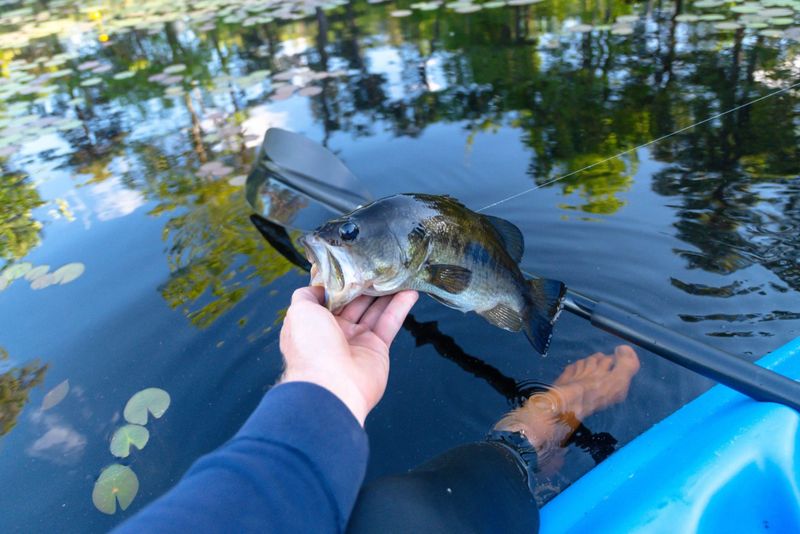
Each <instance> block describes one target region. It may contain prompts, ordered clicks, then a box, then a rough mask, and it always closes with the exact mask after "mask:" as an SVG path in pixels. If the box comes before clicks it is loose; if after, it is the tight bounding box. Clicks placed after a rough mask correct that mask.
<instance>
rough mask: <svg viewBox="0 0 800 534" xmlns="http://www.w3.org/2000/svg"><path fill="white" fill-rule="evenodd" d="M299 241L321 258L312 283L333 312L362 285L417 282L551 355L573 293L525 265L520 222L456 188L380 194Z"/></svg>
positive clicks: (374, 290) (393, 286)
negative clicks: (477, 206)
mask: <svg viewBox="0 0 800 534" xmlns="http://www.w3.org/2000/svg"><path fill="white" fill-rule="evenodd" d="M300 243H301V244H302V245H303V247H304V249H305V253H306V257H307V258H308V261H309V262H310V263H311V265H312V266H311V281H310V283H311V285H312V286H323V287H324V288H325V305H326V307H327V308H328V309H329V310H330V311H331V312H333V313H337V312H339V311H340V310H341V309H342V308H343V307H344V306H346V305H347V304H348V303H350V302H352V301H353V300H354V299H355V298H357V297H358V296H360V295H371V296H382V295H390V294H392V293H396V292H398V291H402V290H404V289H413V290H416V291H420V292H423V293H426V294H428V295H430V296H431V297H432V298H434V299H435V300H437V301H438V302H440V303H442V304H444V305H445V306H448V307H450V308H454V309H456V310H460V311H462V312H465V313H466V312H475V313H477V314H478V315H480V316H481V317H483V318H484V319H486V320H487V321H488V322H489V323H491V324H493V325H495V326H497V327H500V328H502V329H504V330H509V331H512V332H519V331H523V332H524V333H525V335H526V337H527V338H528V340H529V341H530V343H531V345H532V346H533V347H534V349H535V350H536V351H537V352H539V353H540V354H542V355H546V353H547V350H548V347H549V345H550V340H551V338H552V333H553V325H554V324H555V322H556V319H557V318H558V315H559V314H560V312H561V308H562V305H563V300H564V296H565V295H566V286H565V285H564V283H563V282H561V281H558V280H551V279H546V278H532V279H526V277H525V276H524V275H523V274H522V272H521V271H520V267H519V262H520V261H521V260H522V255H523V252H524V250H525V242H524V239H523V236H522V232H521V231H520V230H519V228H517V227H516V226H515V225H514V224H513V223H511V222H509V221H507V220H505V219H501V218H499V217H493V216H491V215H483V214H480V213H477V212H475V211H472V210H470V209H469V208H467V207H466V206H464V205H463V204H462V203H461V202H459V201H458V200H456V199H455V198H453V197H451V196H447V195H430V194H421V193H403V194H396V195H392V196H388V197H385V198H381V199H378V200H375V201H373V202H371V203H369V204H366V205H364V206H361V207H358V208H356V209H355V210H353V211H351V212H350V213H347V214H345V215H342V216H340V217H336V218H334V219H331V220H329V221H328V222H326V223H324V224H323V225H322V226H320V227H319V228H317V229H316V230H314V231H313V232H309V233H307V234H305V235H304V236H303V237H301V238H300Z"/></svg>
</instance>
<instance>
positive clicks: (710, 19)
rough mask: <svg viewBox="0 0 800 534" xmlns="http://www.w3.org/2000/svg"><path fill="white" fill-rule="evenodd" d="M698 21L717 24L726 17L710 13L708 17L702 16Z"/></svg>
mask: <svg viewBox="0 0 800 534" xmlns="http://www.w3.org/2000/svg"><path fill="white" fill-rule="evenodd" d="M697 19H698V20H702V21H705V22H715V21H718V20H725V16H724V15H720V14H719V13H709V14H708V15H700V16H699V17H698V18H697Z"/></svg>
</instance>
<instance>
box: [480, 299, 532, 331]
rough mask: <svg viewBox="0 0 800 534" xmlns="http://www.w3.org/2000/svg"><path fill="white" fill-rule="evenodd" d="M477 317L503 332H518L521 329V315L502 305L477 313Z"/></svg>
mask: <svg viewBox="0 0 800 534" xmlns="http://www.w3.org/2000/svg"><path fill="white" fill-rule="evenodd" d="M478 315H480V316H481V317H483V318H484V319H486V320H487V321H489V322H490V323H492V324H493V325H495V326H499V327H500V328H502V329H504V330H511V331H512V332H519V331H520V330H521V329H522V323H523V319H522V315H520V314H519V312H517V311H515V310H513V309H511V308H509V307H508V306H505V305H503V304H498V305H497V306H495V307H494V308H492V309H491V310H486V311H483V312H478Z"/></svg>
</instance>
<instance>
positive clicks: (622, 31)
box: [611, 26, 633, 35]
mask: <svg viewBox="0 0 800 534" xmlns="http://www.w3.org/2000/svg"><path fill="white" fill-rule="evenodd" d="M611 33H612V34H614V35H630V34H632V33H633V27H632V26H614V27H613V28H611Z"/></svg>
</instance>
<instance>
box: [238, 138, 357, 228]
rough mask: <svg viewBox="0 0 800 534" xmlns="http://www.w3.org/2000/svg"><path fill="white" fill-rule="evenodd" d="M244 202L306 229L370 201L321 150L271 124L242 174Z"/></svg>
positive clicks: (268, 216) (332, 157) (353, 179)
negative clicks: (253, 160) (244, 176)
mask: <svg viewBox="0 0 800 534" xmlns="http://www.w3.org/2000/svg"><path fill="white" fill-rule="evenodd" d="M245 192H246V196H247V201H248V202H249V203H250V205H251V206H252V207H253V209H254V210H255V211H256V213H257V214H259V215H260V216H262V217H264V218H265V219H267V220H269V221H271V222H273V223H276V224H280V225H283V226H286V227H288V228H293V229H297V230H303V231H309V230H313V229H314V228H316V227H318V226H320V225H321V224H322V223H324V222H325V221H327V220H329V219H331V218H333V217H336V216H338V215H341V214H342V213H347V212H349V211H352V210H354V209H355V208H357V207H358V206H360V205H363V204H366V203H368V202H370V201H371V196H370V194H369V192H368V191H367V190H366V188H364V186H363V184H362V183H361V182H360V181H359V180H358V178H356V176H355V175H354V174H353V173H352V172H350V170H349V169H348V168H347V167H345V166H344V164H343V163H342V162H341V160H339V158H337V157H336V156H335V155H333V154H332V153H331V152H330V151H328V150H327V149H326V148H324V147H322V146H320V145H318V144H316V143H314V142H313V141H311V140H310V139H307V138H305V137H303V136H302V135H300V134H296V133H293V132H289V131H287V130H282V129H280V128H270V129H269V130H268V131H267V133H266V135H265V136H264V143H263V144H262V145H261V150H260V151H259V155H258V158H257V160H256V163H255V165H254V166H253V169H252V170H251V171H250V174H249V175H248V177H247V184H246V186H245Z"/></svg>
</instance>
